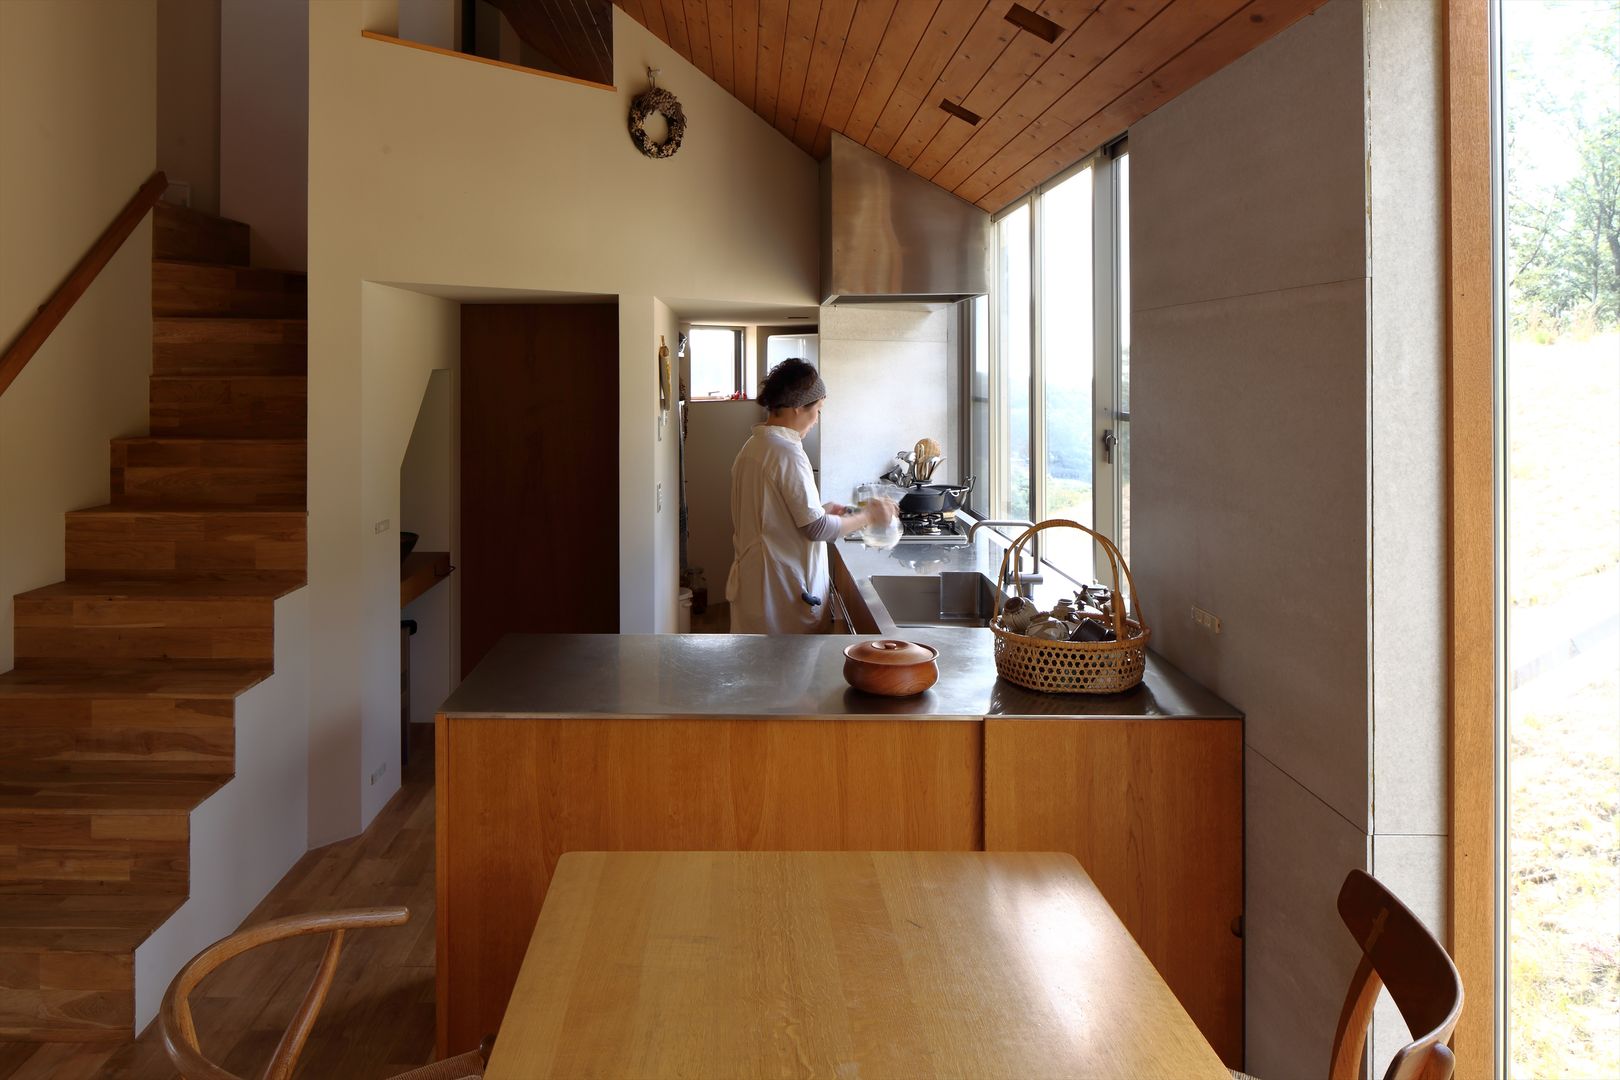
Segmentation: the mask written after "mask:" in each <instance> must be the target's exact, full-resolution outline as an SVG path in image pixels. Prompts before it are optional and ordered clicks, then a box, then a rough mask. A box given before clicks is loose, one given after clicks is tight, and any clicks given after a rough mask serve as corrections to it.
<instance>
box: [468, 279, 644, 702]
mask: <svg viewBox="0 0 1620 1080" xmlns="http://www.w3.org/2000/svg"><path fill="white" fill-rule="evenodd" d="M649 370H650V365H649ZM458 573H459V575H460V577H461V671H462V675H463V676H465V675H466V674H467V673H468V672H470V671H471V670H472V669H473V668H474V667H475V666H477V664H478V661H479V660H480V659H482V658H483V656H484V654H485V653H487V652H488V651H489V650H490V648H491V647H493V646H494V644H495V643H496V642H497V641H499V640H500V639H501V637H502V636H503V635H506V634H513V633H527V634H542V633H607V634H611V633H617V632H618V629H619V309H618V305H617V304H464V305H463V306H462V309H461V565H460V567H459V568H458Z"/></svg>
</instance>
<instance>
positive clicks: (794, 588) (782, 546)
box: [726, 424, 832, 634]
mask: <svg viewBox="0 0 1620 1080" xmlns="http://www.w3.org/2000/svg"><path fill="white" fill-rule="evenodd" d="M825 512H826V511H824V510H823V509H822V508H821V499H820V496H819V495H818V494H817V492H816V480H815V475H814V474H813V473H812V472H811V471H810V459H809V457H807V456H806V455H805V452H804V445H803V439H802V437H801V436H800V435H799V433H798V432H797V431H794V430H793V429H792V428H786V427H782V426H781V425H780V424H756V425H754V434H753V436H752V437H750V438H749V440H748V441H747V442H746V443H744V444H743V448H742V450H741V451H740V452H739V453H738V454H737V460H736V461H734V462H732V463H731V546H732V550H733V551H735V552H736V557H735V558H734V559H733V560H732V563H731V573H730V574H729V575H728V576H727V578H726V600H727V601H729V602H730V604H731V632H732V633H733V634H817V633H822V632H824V631H825V630H826V629H827V626H828V624H829V623H830V621H831V618H832V616H831V606H832V605H831V603H830V601H829V598H828V595H827V588H828V585H827V547H826V544H824V543H818V542H813V541H810V540H807V539H805V536H804V534H803V533H802V532H800V531H799V530H800V529H801V528H802V527H803V526H805V525H809V524H810V523H811V522H813V521H815V520H816V519H817V518H819V517H821V516H822V515H823V514H824V513H825ZM806 595H809V596H812V597H816V598H818V599H819V600H820V603H819V604H816V605H814V606H812V605H810V604H808V603H806V602H805V599H804V597H805V596H806Z"/></svg>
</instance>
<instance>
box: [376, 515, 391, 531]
mask: <svg viewBox="0 0 1620 1080" xmlns="http://www.w3.org/2000/svg"><path fill="white" fill-rule="evenodd" d="M392 524H393V522H392V521H391V520H390V519H388V518H383V519H382V520H381V521H379V522H377V524H375V525H373V526H372V527H371V531H372V532H374V533H385V532H387V531H388V526H389V525H392Z"/></svg>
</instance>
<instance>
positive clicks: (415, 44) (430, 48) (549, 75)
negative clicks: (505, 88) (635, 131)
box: [360, 30, 619, 94]
mask: <svg viewBox="0 0 1620 1080" xmlns="http://www.w3.org/2000/svg"><path fill="white" fill-rule="evenodd" d="M360 36H361V37H363V38H370V39H371V40H372V41H381V42H383V43H384V44H387V45H403V46H405V47H406V48H407V49H420V50H422V51H423V52H430V53H438V54H439V55H440V56H450V57H454V58H455V59H457V60H471V61H473V62H474V63H479V64H488V65H489V66H491V67H498V68H506V69H507V70H508V71H521V72H523V73H524V74H526V75H538V76H540V77H541V78H543V79H556V80H557V81H558V82H565V83H573V84H574V85H575V86H588V87H590V88H591V89H593V90H608V91H611V92H613V93H615V94H616V93H618V92H619V88H618V87H617V86H609V85H608V84H607V83H599V82H592V81H591V80H589V79H576V78H574V77H573V76H572V75H559V74H557V73H556V72H555V71H541V70H540V69H539V68H532V67H524V66H523V65H522V64H509V63H507V62H506V61H505V60H491V59H490V58H489V57H487V56H474V55H473V54H472V53H464V52H457V51H456V50H454V49H441V48H439V46H437V45H427V44H424V43H423V42H420V41H406V40H405V39H404V38H398V37H394V36H393V35H391V34H379V33H377V32H376V31H374V30H362V31H360Z"/></svg>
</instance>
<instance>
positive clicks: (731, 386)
mask: <svg viewBox="0 0 1620 1080" xmlns="http://www.w3.org/2000/svg"><path fill="white" fill-rule="evenodd" d="M742 337H743V332H742V328H741V327H738V326H694V327H692V329H691V331H690V332H689V333H688V334H687V343H686V348H687V353H688V355H689V356H690V357H691V369H690V370H691V375H690V382H689V383H688V385H689V386H690V387H691V394H692V397H693V398H694V399H703V398H708V399H710V400H725V399H728V398H732V397H736V396H737V395H738V394H739V393H740V392H745V391H746V390H747V387H745V386H744V385H743V362H742V360H743V340H742Z"/></svg>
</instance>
